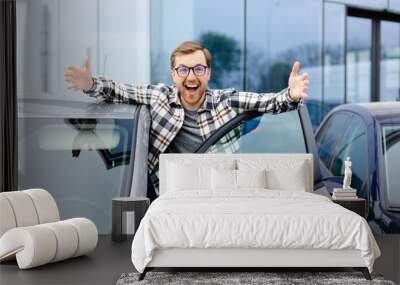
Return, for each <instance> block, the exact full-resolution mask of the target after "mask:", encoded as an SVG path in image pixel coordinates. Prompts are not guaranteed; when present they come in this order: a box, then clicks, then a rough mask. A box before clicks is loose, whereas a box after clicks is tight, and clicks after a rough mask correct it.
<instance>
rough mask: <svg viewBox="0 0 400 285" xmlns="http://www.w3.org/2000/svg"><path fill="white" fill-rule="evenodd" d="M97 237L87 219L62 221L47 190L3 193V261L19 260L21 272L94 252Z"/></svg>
mask: <svg viewBox="0 0 400 285" xmlns="http://www.w3.org/2000/svg"><path fill="white" fill-rule="evenodd" d="M97 238H98V236H97V228H96V226H95V224H94V223H93V222H92V221H90V220H88V219H86V218H74V219H68V220H64V221H60V215H59V212H58V208H57V205H56V202H55V201H54V199H53V197H52V196H51V195H50V193H49V192H47V191H46V190H43V189H29V190H24V191H12V192H2V193H0V262H4V261H9V260H13V259H16V260H17V263H18V266H19V268H20V269H28V268H32V267H36V266H40V265H43V264H46V263H51V262H57V261H60V260H64V259H67V258H71V257H76V256H80V255H83V254H86V253H88V252H90V251H92V250H94V249H95V247H96V245H97Z"/></svg>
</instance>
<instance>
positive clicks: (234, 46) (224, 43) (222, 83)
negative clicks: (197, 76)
mask: <svg viewBox="0 0 400 285" xmlns="http://www.w3.org/2000/svg"><path fill="white" fill-rule="evenodd" d="M199 42H200V43H201V44H202V45H203V46H204V47H205V48H207V49H208V50H209V51H210V52H211V54H212V64H211V65H212V66H211V68H212V76H211V79H210V82H209V84H210V86H211V87H212V88H225V87H232V86H228V85H229V84H232V83H233V82H235V81H238V82H240V76H238V77H237V78H236V79H238V80H235V77H236V76H235V75H237V74H238V73H239V74H240V47H239V44H238V42H237V41H236V40H235V39H234V38H232V37H229V36H227V35H224V34H220V33H216V32H212V31H209V32H205V33H203V34H201V35H200V38H199ZM232 79H233V80H232ZM238 82H237V83H238ZM239 85H240V84H239Z"/></svg>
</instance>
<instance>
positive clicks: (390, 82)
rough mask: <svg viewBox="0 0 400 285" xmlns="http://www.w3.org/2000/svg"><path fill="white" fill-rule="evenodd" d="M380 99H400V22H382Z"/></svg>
mask: <svg viewBox="0 0 400 285" xmlns="http://www.w3.org/2000/svg"><path fill="white" fill-rule="evenodd" d="M380 68H381V70H380V71H381V72H380V76H381V78H380V97H381V98H380V101H394V100H396V99H397V100H400V94H399V92H400V24H399V23H394V22H386V21H382V22H381V60H380Z"/></svg>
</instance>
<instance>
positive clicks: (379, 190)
mask: <svg viewBox="0 0 400 285" xmlns="http://www.w3.org/2000/svg"><path fill="white" fill-rule="evenodd" d="M316 143H317V147H318V154H319V160H320V170H321V176H322V177H323V180H324V182H325V185H327V186H328V187H327V189H328V190H329V191H330V192H332V189H333V187H341V185H342V180H343V171H344V164H343V162H344V160H345V159H346V157H348V156H349V157H350V158H351V160H352V163H353V165H352V171H353V176H352V184H351V186H352V187H353V188H356V189H357V190H358V193H357V194H358V196H359V197H362V198H365V199H366V200H367V205H368V207H367V208H368V209H367V211H368V221H369V223H370V225H371V228H372V229H373V230H374V232H376V233H397V234H399V233H400V102H373V103H360V104H345V105H341V106H338V107H336V108H334V109H333V110H332V111H331V112H330V113H329V114H328V115H327V116H326V117H325V119H324V120H323V122H322V123H321V125H320V127H319V128H318V129H317V131H316Z"/></svg>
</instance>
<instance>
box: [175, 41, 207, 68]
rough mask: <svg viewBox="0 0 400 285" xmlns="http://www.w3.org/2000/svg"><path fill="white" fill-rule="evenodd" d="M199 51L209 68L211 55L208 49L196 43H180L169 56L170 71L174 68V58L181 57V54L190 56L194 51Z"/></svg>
mask: <svg viewBox="0 0 400 285" xmlns="http://www.w3.org/2000/svg"><path fill="white" fill-rule="evenodd" d="M198 50H201V51H202V52H203V54H204V56H205V58H206V63H207V66H208V67H211V53H210V51H209V50H208V49H206V48H205V47H203V46H202V45H201V44H200V43H197V42H190V41H187V42H183V43H181V44H180V45H179V46H178V47H177V48H176V49H174V51H173V52H172V54H171V58H170V59H171V69H173V68H174V66H175V57H176V56H177V55H182V54H191V53H194V52H195V51H198Z"/></svg>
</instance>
